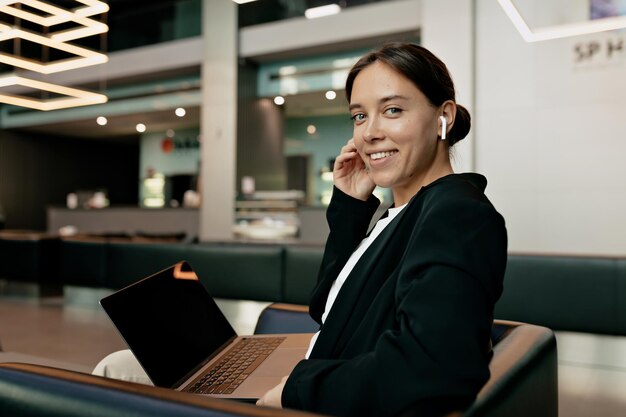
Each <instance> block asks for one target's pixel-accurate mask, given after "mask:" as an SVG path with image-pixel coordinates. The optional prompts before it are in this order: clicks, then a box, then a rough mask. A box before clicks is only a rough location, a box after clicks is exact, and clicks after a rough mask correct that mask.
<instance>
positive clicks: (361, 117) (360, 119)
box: [351, 113, 365, 122]
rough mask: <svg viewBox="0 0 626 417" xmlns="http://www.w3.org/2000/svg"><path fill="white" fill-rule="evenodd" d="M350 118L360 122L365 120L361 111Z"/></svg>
mask: <svg viewBox="0 0 626 417" xmlns="http://www.w3.org/2000/svg"><path fill="white" fill-rule="evenodd" d="M351 119H352V120H353V121H355V122H362V121H363V120H365V115H364V114H363V113H357V114H355V115H353V116H352V117H351Z"/></svg>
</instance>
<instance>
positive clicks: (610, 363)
mask: <svg viewBox="0 0 626 417" xmlns="http://www.w3.org/2000/svg"><path fill="white" fill-rule="evenodd" d="M9 292H10V293H11V295H9V294H7V293H9ZM107 293H108V292H106V291H97V290H82V289H76V288H72V289H69V290H67V291H66V294H65V297H64V298H63V299H60V298H59V299H49V300H46V301H44V302H42V301H38V300H37V298H36V297H33V296H32V295H29V294H24V293H21V294H17V295H15V292H14V291H6V288H2V287H1V286H0V343H1V344H2V348H3V350H4V351H7V352H8V351H10V352H19V353H23V354H29V355H36V356H40V357H45V358H48V359H53V360H57V361H62V362H67V363H71V364H73V365H74V369H77V368H78V369H81V370H85V371H89V370H90V369H92V368H93V367H94V366H95V365H96V363H98V361H99V360H100V359H101V358H103V357H104V356H106V355H107V354H109V353H110V352H113V351H115V350H119V349H123V348H124V347H125V344H124V341H123V340H122V339H121V338H120V336H119V335H118V334H117V331H116V330H115V328H114V327H113V325H112V324H111V323H110V322H109V320H108V318H107V317H106V315H105V314H104V312H103V311H102V310H101V308H100V306H99V305H98V300H99V299H100V298H101V297H103V296H104V295H106V294H107ZM218 304H219V305H220V307H221V308H222V310H223V311H224V313H225V314H226V316H227V317H228V318H229V320H230V321H231V323H232V324H233V327H235V329H236V330H237V331H238V333H239V334H250V333H252V332H253V330H254V325H255V323H256V317H258V314H259V312H260V311H261V310H262V309H263V308H264V307H265V306H266V305H267V303H259V302H233V301H228V300H219V301H218ZM557 342H558V349H559V407H560V413H559V414H560V416H561V417H583V416H584V417H587V416H593V417H595V416H602V417H618V416H619V417H623V416H626V337H618V336H602V335H591V334H581V333H568V332H560V333H558V334H557ZM0 359H1V358H0Z"/></svg>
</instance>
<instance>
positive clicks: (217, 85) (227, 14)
mask: <svg viewBox="0 0 626 417" xmlns="http://www.w3.org/2000/svg"><path fill="white" fill-rule="evenodd" d="M237 38H238V24H237V4H236V3H235V2H233V1H232V0H203V1H202V39H203V51H202V56H203V59H202V108H201V113H200V136H201V146H200V160H201V163H200V164H201V165H200V186H199V189H200V193H201V198H202V205H201V208H200V231H199V237H200V240H201V241H208V240H229V239H232V236H233V233H232V226H233V223H234V219H235V190H236V184H235V181H236V159H237V154H236V149H237V146H236V145H237Z"/></svg>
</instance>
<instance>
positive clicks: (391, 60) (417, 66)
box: [346, 42, 471, 146]
mask: <svg viewBox="0 0 626 417" xmlns="http://www.w3.org/2000/svg"><path fill="white" fill-rule="evenodd" d="M376 61H380V62H382V63H384V64H387V65H389V66H390V67H391V68H393V69H394V70H395V71H397V72H399V73H400V74H402V75H404V76H405V77H406V78H408V79H409V80H411V82H412V83H413V84H415V86H416V87H417V88H418V89H419V90H420V91H421V92H422V93H423V94H424V95H425V96H426V98H427V99H428V101H429V102H430V103H431V104H432V105H433V106H440V105H441V104H443V102H444V101H446V100H452V101H454V102H455V103H456V100H455V93H454V83H453V82H452V78H451V77H450V73H449V72H448V68H447V67H446V65H445V64H444V63H443V62H442V61H441V60H440V59H439V58H437V57H436V56H435V55H433V53H432V52H430V51H429V50H428V49H426V48H423V47H421V46H418V45H415V44H412V43H402V42H393V43H388V44H385V45H383V46H382V47H381V48H379V49H377V50H375V51H372V52H370V53H368V54H367V55H365V56H363V57H362V58H361V59H359V61H358V62H357V63H356V64H354V66H353V67H352V69H351V70H350V73H349V74H348V79H347V80H346V97H347V98H348V101H351V98H352V86H353V84H354V80H355V79H356V77H357V75H359V73H360V72H361V71H362V70H363V69H364V68H366V67H367V66H369V65H371V64H373V63H374V62H376ZM470 127H471V117H470V114H469V112H468V111H467V109H466V108H465V107H463V106H461V105H459V104H457V112H456V117H455V119H454V125H453V126H452V129H451V130H450V132H448V137H447V141H448V145H449V146H452V145H454V144H455V143H456V142H458V141H460V140H461V139H463V138H464V137H465V136H467V133H468V132H469V130H470Z"/></svg>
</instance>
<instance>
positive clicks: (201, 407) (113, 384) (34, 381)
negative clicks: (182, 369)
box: [0, 363, 319, 417]
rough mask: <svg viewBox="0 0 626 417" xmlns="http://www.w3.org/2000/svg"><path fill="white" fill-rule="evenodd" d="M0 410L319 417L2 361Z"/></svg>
mask: <svg viewBox="0 0 626 417" xmlns="http://www.w3.org/2000/svg"><path fill="white" fill-rule="evenodd" d="M0 415H3V416H15V417H17V416H20V417H26V416H28V417H39V416H41V417H44V416H61V415H62V416H65V417H83V416H86V415H88V416H90V417H118V416H124V415H133V416H135V417H156V416H158V417H232V416H249V417H272V416H276V417H307V416H309V417H314V416H318V417H319V414H311V413H304V412H300V411H294V410H284V409H283V410H277V409H270V408H265V407H257V406H255V405H251V404H244V403H239V402H236V401H229V400H220V399H215V398H209V397H206V396H202V395H197V394H189V393H184V392H180V391H175V390H170V389H165V388H158V387H153V386H148V385H142V384H136V383H132V382H126V381H119V380H114V379H108V378H102V377H98V376H93V375H87V374H81V373H78V372H72V371H67V370H62V369H57V368H49V367H45V366H40V365H31V364H17V363H5V364H0Z"/></svg>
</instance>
